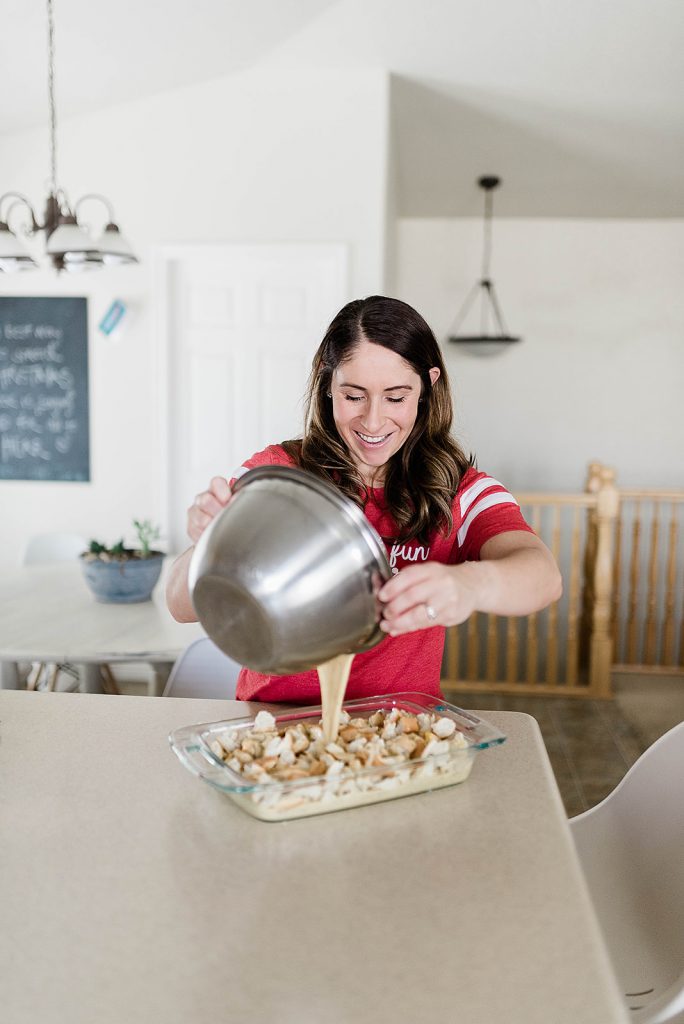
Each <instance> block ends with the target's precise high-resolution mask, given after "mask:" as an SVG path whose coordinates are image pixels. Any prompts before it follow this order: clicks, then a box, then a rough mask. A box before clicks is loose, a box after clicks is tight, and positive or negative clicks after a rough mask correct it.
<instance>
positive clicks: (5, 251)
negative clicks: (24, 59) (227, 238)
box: [0, 0, 138, 273]
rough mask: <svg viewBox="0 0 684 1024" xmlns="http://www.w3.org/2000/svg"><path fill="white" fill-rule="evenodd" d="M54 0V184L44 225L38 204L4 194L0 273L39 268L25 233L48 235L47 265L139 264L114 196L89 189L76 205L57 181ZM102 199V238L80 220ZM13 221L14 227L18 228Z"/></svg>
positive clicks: (50, 27)
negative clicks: (114, 205)
mask: <svg viewBox="0 0 684 1024" xmlns="http://www.w3.org/2000/svg"><path fill="white" fill-rule="evenodd" d="M52 4H53V0H47V22H48V98H49V103H50V182H49V192H48V196H47V199H46V201H45V209H44V213H43V223H42V224H41V223H39V221H38V219H37V217H36V214H35V211H34V209H33V206H32V205H31V203H30V202H29V201H28V199H27V198H26V196H24V195H22V194H21V193H20V192H6V193H5V194H4V195H2V196H0V272H2V271H4V272H5V273H11V272H13V271H18V270H33V269H34V268H37V267H38V266H39V263H38V262H37V261H36V260H35V259H34V257H33V256H32V255H31V252H30V251H29V249H28V247H27V245H26V243H25V242H24V240H23V238H22V237H21V236H22V235H23V236H25V237H27V238H33V237H34V236H36V235H37V234H38V232H44V233H45V254H46V257H47V265H48V266H50V267H53V268H54V269H55V270H58V271H59V270H67V271H69V272H71V273H73V272H78V271H82V270H89V269H93V268H96V267H102V266H120V265H122V264H126V263H137V262H138V260H137V258H136V256H134V255H133V252H132V250H131V247H130V245H129V244H128V242H127V241H126V239H125V238H124V237H123V235H122V234H121V232H120V231H119V228H118V226H117V224H115V222H114V212H113V210H112V205H111V203H110V202H109V200H107V199H105V197H104V196H101V195H99V194H97V193H94V192H90V193H88V194H87V195H84V196H81V198H80V199H79V200H78V201H77V202H76V203H75V204H74V206H73V208H72V207H71V205H70V204H69V201H68V199H67V196H66V193H65V192H64V190H63V189H61V188H59V187H58V185H57V131H56V122H57V118H56V113H55V94H54V84H55V83H54V78H55V67H54V64H55V45H54V21H53V10H52ZM92 201H98V202H99V203H102V204H103V205H104V207H105V209H106V211H107V223H106V225H105V228H104V231H103V233H102V234H101V235H100V236H99V237H95V236H94V234H93V233H92V232H91V231H90V229H89V228H88V225H86V224H85V223H84V222H83V221H82V220H79V211H80V209H81V207H82V206H83V204H84V203H86V202H92ZM11 225H15V226H14V227H13V226H11Z"/></svg>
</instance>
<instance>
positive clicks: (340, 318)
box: [283, 295, 474, 541]
mask: <svg viewBox="0 0 684 1024" xmlns="http://www.w3.org/2000/svg"><path fill="white" fill-rule="evenodd" d="M364 339H366V340H367V341H370V342H372V343H373V344H374V345H382V347H383V348H387V349H389V350H390V351H392V352H396V353H397V355H399V356H401V358H402V359H405V360H406V362H407V363H409V364H410V365H411V366H412V367H413V369H414V370H415V372H416V373H417V374H418V376H419V377H420V379H421V382H422V391H421V396H420V399H419V403H418V415H417V417H416V422H415V424H414V426H413V430H412V431H411V433H410V435H409V437H408V438H407V439H406V441H405V442H404V444H403V445H402V447H401V448H400V449H399V451H398V452H395V454H394V455H393V456H392V457H391V459H390V460H389V462H388V463H387V466H386V471H385V481H384V488H385V504H386V506H387V509H388V511H389V512H390V513H391V515H392V517H393V518H394V520H395V521H396V523H397V525H398V526H399V529H400V536H401V538H403V539H405V540H410V539H412V538H418V539H419V540H421V541H426V540H427V538H428V537H429V535H430V534H431V533H432V532H433V531H434V530H435V529H439V530H441V531H443V532H444V533H448V532H449V531H450V530H451V528H452V526H453V520H452V515H451V504H452V501H453V498H454V495H455V494H456V491H457V489H458V485H459V482H460V480H461V478H462V476H463V474H464V473H465V471H466V470H467V469H468V467H469V466H472V465H473V464H474V460H473V458H472V457H468V456H466V455H465V454H464V452H463V451H462V450H461V448H460V447H459V445H458V444H457V443H456V441H455V440H454V439H453V437H452V436H451V424H452V420H453V407H452V402H451V390H450V388H449V380H448V377H447V372H446V368H445V366H444V361H443V359H442V353H441V352H440V348H439V345H438V344H437V340H436V338H435V336H434V334H433V333H432V331H431V329H430V327H429V326H428V324H427V323H426V322H425V320H424V319H423V318H422V316H421V315H420V314H419V313H417V312H416V310H415V309H413V308H412V307H411V306H409V305H407V303H405V302H401V301H400V300H399V299H390V298H385V297H384V296H381V295H371V296H370V297H369V298H366V299H356V300H354V301H353V302H349V303H347V305H346V306H344V308H343V309H341V310H340V312H339V313H338V314H337V316H336V317H335V319H334V320H333V321H332V323H331V324H330V326H329V328H328V330H327V331H326V334H325V337H324V338H323V341H322V342H321V344H320V345H319V347H318V351H317V352H316V354H315V356H314V358H313V364H312V368H311V375H310V377H309V383H308V388H307V395H306V417H305V429H304V437H303V439H302V440H292V441H285V442H284V444H283V447H284V448H285V450H286V452H287V453H288V454H289V455H290V457H291V458H293V459H294V461H295V463H296V464H297V465H299V466H300V467H301V468H302V469H305V470H308V471H309V472H311V473H314V474H315V475H316V476H319V477H323V479H325V480H328V481H329V482H330V483H333V484H334V485H335V486H336V487H338V488H339V489H340V490H341V491H342V492H343V493H344V494H346V495H347V496H348V497H349V498H351V500H352V501H354V502H355V503H356V504H357V505H359V506H360V507H361V508H363V507H364V505H365V503H366V502H367V500H368V497H369V493H368V488H367V486H366V484H365V483H364V481H363V479H362V477H361V476H360V474H359V472H358V470H357V469H356V466H355V465H354V462H353V460H352V459H351V457H350V454H349V449H348V448H347V446H346V444H345V443H344V441H343V440H342V438H341V437H340V435H339V433H338V430H337V427H336V425H335V420H334V418H333V410H332V402H331V400H330V398H329V395H328V393H329V391H330V390H331V384H332V377H333V374H334V372H335V370H336V369H337V367H338V366H340V364H342V363H344V362H345V361H346V360H348V359H349V358H350V357H351V355H352V353H353V351H354V349H355V348H356V346H357V345H358V344H359V342H361V341H362V340H364ZM433 366H437V367H439V370H440V375H439V378H438V379H437V380H436V381H435V384H434V385H433V384H432V382H431V380H430V374H429V371H430V369H431V368H432V367H433Z"/></svg>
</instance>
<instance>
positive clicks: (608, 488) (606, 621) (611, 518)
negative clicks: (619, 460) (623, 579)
mask: <svg viewBox="0 0 684 1024" xmlns="http://www.w3.org/2000/svg"><path fill="white" fill-rule="evenodd" d="M596 493H597V505H596V520H595V522H596V528H595V538H596V546H595V549H594V552H593V555H594V566H593V575H592V583H593V586H592V590H593V607H592V609H591V639H590V643H589V686H590V687H591V689H592V691H593V693H594V695H595V696H596V697H610V696H611V687H610V670H611V665H612V662H613V629H612V622H611V617H612V608H613V538H614V534H615V523H616V520H617V517H618V513H619V510H620V493H619V491H618V489H617V487H616V486H615V470H614V469H610V468H609V467H607V466H604V467H602V468H601V474H600V486H599V488H598V490H597V492H596Z"/></svg>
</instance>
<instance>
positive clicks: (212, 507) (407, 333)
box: [167, 296, 561, 703]
mask: <svg viewBox="0 0 684 1024" xmlns="http://www.w3.org/2000/svg"><path fill="white" fill-rule="evenodd" d="M452 418H453V410H452V404H451V392H450V388H449V382H448V379H447V374H446V370H445V367H444V363H443V360H442V356H441V352H440V350H439V346H438V344H437V341H436V340H435V336H434V334H433V333H432V331H431V330H430V327H429V326H428V325H427V323H426V322H425V320H424V319H423V318H422V317H421V316H420V314H419V313H417V312H416V311H415V310H414V309H412V308H411V306H408V305H407V304H406V303H404V302H400V301H399V300H397V299H391V298H385V297H383V296H371V297H370V298H366V299H358V300H356V301H354V302H350V303H348V304H347V305H346V306H345V307H344V308H343V309H342V310H341V311H340V312H339V313H338V314H337V316H336V317H335V318H334V320H333V321H332V323H331V324H330V327H329V328H328V330H327V332H326V335H325V337H324V339H323V341H322V342H321V344H320V346H319V348H318V351H317V352H316V355H315V356H314V360H313V366H312V371H311V377H310V380H309V389H308V401H307V414H306V423H305V429H304V435H303V437H302V438H301V439H297V440H290V441H283V442H282V443H281V444H277V445H271V446H269V447H268V448H267V449H265V451H262V452H258V453H257V454H256V455H253V456H252V457H251V458H250V459H247V461H246V462H245V463H244V464H243V465H242V466H241V467H240V468H239V469H238V470H236V471H235V472H234V473H233V475H232V477H231V478H229V479H227V478H225V477H214V479H213V480H212V481H211V484H210V486H209V489H208V490H207V491H204V492H202V493H201V494H199V495H197V498H196V499H195V502H194V503H193V505H192V506H191V507H190V509H189V510H188V534H189V536H190V539H191V540H192V541H193V543H195V542H196V541H197V540H198V539H199V537H200V536H201V535H202V533H203V532H204V530H205V529H206V527H207V526H208V525H209V523H210V522H211V521H212V520H213V519H214V517H215V516H216V515H217V514H218V513H219V512H220V511H221V510H222V509H223V508H224V507H225V506H226V505H227V504H228V502H229V501H230V498H231V487H232V484H233V483H234V482H235V480H236V479H237V478H238V477H239V476H241V475H242V474H243V473H245V472H246V471H247V470H248V469H252V468H254V467H256V466H263V465H274V464H275V465H295V466H298V467H300V468H301V469H305V470H308V471H309V472H311V473H313V474H314V475H316V476H318V477H322V478H323V479H325V480H327V481H328V482H329V483H331V484H333V485H334V486H335V487H337V488H338V489H339V490H340V491H342V492H343V493H344V494H346V495H347V496H348V497H349V498H351V500H352V501H354V502H355V503H356V504H357V505H358V506H359V507H360V508H361V509H362V510H363V512H364V515H365V516H366V518H367V519H368V521H369V522H370V523H371V525H372V526H373V527H374V528H375V529H376V531H377V532H378V533H379V535H380V536H381V538H382V539H383V541H384V542H385V545H386V547H387V551H388V556H389V561H390V565H391V568H392V572H393V573H394V576H393V578H392V579H391V580H390V581H389V582H388V583H386V584H385V586H384V587H383V588H382V590H381V591H380V594H379V597H380V600H381V602H382V603H383V620H382V622H381V628H382V629H383V630H384V632H385V633H387V634H388V636H387V637H386V638H385V639H384V640H383V641H382V642H381V643H380V644H378V645H377V646H376V647H373V648H372V649H371V650H369V651H364V652H363V653H361V654H358V655H357V656H356V657H355V659H354V664H353V667H352V671H351V676H350V679H349V685H348V689H347V696H348V697H365V696H369V695H372V694H377V693H380V692H383V693H391V692H399V691H402V690H403V691H406V690H410V689H419V690H422V691H424V692H427V693H430V694H434V695H435V696H441V694H440V688H439V679H440V666H441V659H442V651H443V647H444V637H445V627H446V626H451V625H455V624H457V623H459V622H463V621H464V620H465V619H467V618H468V617H469V616H470V615H471V614H472V613H473V612H475V611H483V612H493V613H495V614H505V615H524V614H527V613H529V612H532V611H537V610H539V609H540V608H543V607H544V606H545V605H547V604H548V603H549V602H551V601H553V600H555V599H556V598H558V597H559V596H560V589H561V584H560V575H559V573H558V569H557V567H556V564H555V562H554V560H553V558H552V556H551V554H550V552H549V551H548V550H547V548H546V547H545V546H544V544H543V543H542V542H541V541H540V540H539V538H537V537H536V536H535V535H534V533H533V532H532V530H531V529H530V527H529V526H528V525H527V523H526V522H525V520H524V519H523V517H522V514H521V512H520V509H519V507H518V504H517V502H516V501H515V499H514V498H513V497H512V495H511V494H510V493H509V492H508V491H507V490H506V488H505V487H504V486H503V484H501V483H499V481H498V480H494V479H493V478H492V477H489V476H487V474H486V473H483V472H480V471H478V470H477V469H476V468H475V466H474V461H473V459H472V458H468V457H467V456H466V455H465V454H464V453H463V451H462V450H461V448H460V447H459V445H458V444H457V443H456V441H455V440H454V438H453V437H452V436H451V423H452ZM192 552H193V548H190V549H189V550H188V551H186V552H185V554H183V555H181V557H180V558H179V559H178V560H177V561H176V563H175V565H174V567H173V569H172V572H171V576H170V581H169V587H168V591H167V597H168V603H169V608H170V609H171V612H172V613H173V615H174V616H175V617H176V618H178V619H180V620H181V621H194V620H195V619H196V615H195V612H194V609H193V607H192V603H191V601H190V595H189V591H188V568H189V564H190V559H191V556H192ZM319 694H320V690H319V683H318V677H317V675H316V672H315V670H314V671H311V672H305V673H300V674H297V675H290V676H276V675H271V676H268V675H263V674H261V673H258V672H255V671H251V670H249V669H243V671H242V673H241V675H240V680H239V682H238V689H237V695H238V697H239V698H240V699H243V700H268V701H298V702H302V703H306V702H312V701H313V702H316V701H317V699H318V697H319Z"/></svg>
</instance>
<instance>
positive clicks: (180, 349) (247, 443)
mask: <svg viewBox="0 0 684 1024" xmlns="http://www.w3.org/2000/svg"><path fill="white" fill-rule="evenodd" d="M163 258H164V269H163V274H162V282H163V288H164V290H165V293H166V294H165V297H164V300H163V309H164V313H165V318H166V323H167V325H168V328H167V331H168V336H169V338H168V344H169V349H168V358H167V364H168V438H169V444H168V455H167V459H168V464H167V467H166V474H165V475H166V479H167V481H168V484H167V488H168V515H169V531H168V532H169V546H170V548H171V549H173V550H182V549H183V548H184V547H186V546H187V543H188V541H187V537H186V535H185V516H186V509H187V507H188V505H189V504H190V503H191V501H192V500H193V499H194V496H195V494H197V492H198V491H200V490H204V489H205V488H206V486H207V484H208V482H209V480H210V478H211V477H212V476H215V475H221V476H228V475H230V474H231V472H232V471H233V470H234V469H235V468H236V466H239V465H240V464H241V463H242V462H243V461H244V459H246V458H248V457H249V456H250V455H252V454H253V453H254V452H255V451H258V450H259V449H261V448H264V447H265V446H266V445H267V444H272V443H275V442H278V441H282V440H285V439H286V438H290V437H297V436H300V435H301V432H302V427H303V398H304V394H305V390H306V383H307V378H308V374H309V371H310V368H311V359H312V356H313V354H314V352H315V350H316V348H317V347H318V345H319V343H320V341H321V339H322V337H323V334H324V333H325V330H326V328H327V326H328V324H329V322H330V320H331V319H332V317H333V316H334V315H335V313H336V312H337V311H338V310H339V309H340V308H341V306H342V305H344V303H345V301H347V298H348V295H347V252H346V247H345V246H342V245H273V246H266V245H264V246H259V245H250V246H230V245H227V246H207V247H206V249H205V248H203V247H195V246H193V247H188V248H187V249H186V250H184V249H183V247H180V248H178V249H173V250H170V251H167V252H166V253H164V254H163Z"/></svg>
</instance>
